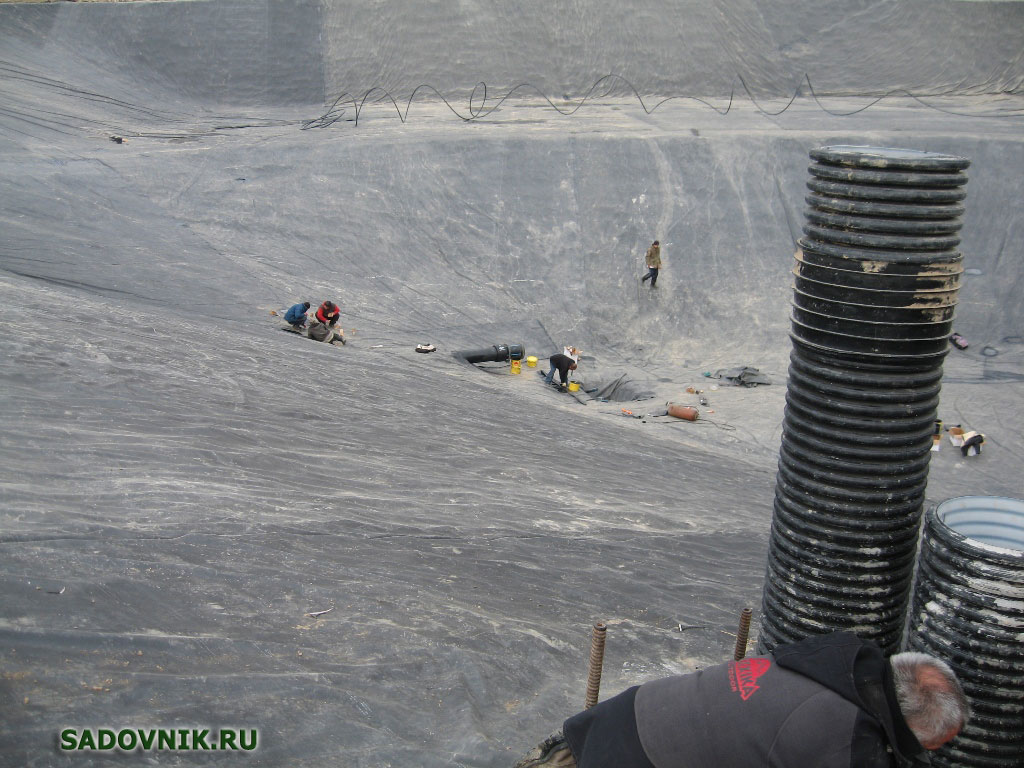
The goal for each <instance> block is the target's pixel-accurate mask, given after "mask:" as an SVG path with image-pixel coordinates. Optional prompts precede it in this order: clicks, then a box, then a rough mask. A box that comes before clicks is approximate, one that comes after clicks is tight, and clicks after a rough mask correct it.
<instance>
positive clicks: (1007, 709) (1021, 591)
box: [905, 496, 1024, 768]
mask: <svg viewBox="0 0 1024 768" xmlns="http://www.w3.org/2000/svg"><path fill="white" fill-rule="evenodd" d="M905 645H906V647H907V649H908V650H914V651H922V652H924V653H930V654H932V655H934V656H938V657H939V658H941V659H942V660H943V661H945V662H946V663H948V664H949V665H950V666H951V667H952V668H953V670H954V671H955V672H956V674H957V677H958V678H959V679H960V682H961V684H962V685H963V687H964V693H966V694H967V698H968V699H969V700H970V702H971V710H972V714H971V719H970V720H969V721H968V723H967V727H966V728H965V729H964V730H963V731H962V732H961V734H960V735H959V736H957V738H956V739H954V740H953V741H952V742H951V743H950V744H948V745H946V746H945V747H942V748H941V749H940V750H938V751H937V752H934V753H932V764H933V765H935V766H937V768H953V767H954V766H957V767H959V766H981V767H984V766H992V768H1010V766H1015V767H1019V766H1020V765H1021V760H1022V757H1021V756H1022V755H1024V693H1022V692H1024V501H1021V500H1019V499H1005V498H998V497H991V496H964V497H961V498H956V499H948V500H946V501H943V502H942V503H941V504H938V505H937V506H935V507H932V508H931V509H929V510H928V513H927V514H926V515H925V524H924V530H923V532H922V535H921V554H920V557H919V558H918V568H917V576H916V577H915V582H914V588H913V597H912V598H911V604H910V612H909V617H908V622H907V640H906V644H905Z"/></svg>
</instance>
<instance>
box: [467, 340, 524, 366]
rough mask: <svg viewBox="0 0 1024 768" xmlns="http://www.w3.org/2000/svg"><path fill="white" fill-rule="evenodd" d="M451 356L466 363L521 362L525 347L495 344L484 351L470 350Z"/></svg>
mask: <svg viewBox="0 0 1024 768" xmlns="http://www.w3.org/2000/svg"><path fill="white" fill-rule="evenodd" d="M452 354H453V355H454V356H455V357H457V358H459V359H460V360H465V361H466V362H467V363H503V362H505V361H506V360H522V359H523V355H524V354H525V347H523V345H522V344H495V345H494V346H493V347H486V348H485V349H470V350H465V351H463V352H453V353H452Z"/></svg>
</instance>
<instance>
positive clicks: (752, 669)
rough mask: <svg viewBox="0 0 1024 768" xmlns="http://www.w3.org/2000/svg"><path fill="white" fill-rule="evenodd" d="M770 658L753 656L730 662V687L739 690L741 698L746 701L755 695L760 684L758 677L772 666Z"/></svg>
mask: <svg viewBox="0 0 1024 768" xmlns="http://www.w3.org/2000/svg"><path fill="white" fill-rule="evenodd" d="M771 665H772V663H771V661H769V660H768V659H760V658H757V657H755V658H752V659H742V660H741V661H731V662H729V688H730V689H731V690H733V691H739V694H740V698H741V699H743V700H744V701H746V700H747V699H749V698H750V697H751V696H753V695H754V691H756V690H757V689H758V688H760V687H761V686H759V685H758V684H757V678H759V677H760V676H761V675H763V674H764V673H765V672H767V671H768V669H769V668H770V667H771Z"/></svg>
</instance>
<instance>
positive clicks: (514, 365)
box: [509, 360, 522, 373]
mask: <svg viewBox="0 0 1024 768" xmlns="http://www.w3.org/2000/svg"><path fill="white" fill-rule="evenodd" d="M521 371H522V369H521V368H520V367H519V361H518V360H513V361H512V366H511V369H510V370H509V373H520V372H521Z"/></svg>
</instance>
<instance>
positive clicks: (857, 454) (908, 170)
mask: <svg viewBox="0 0 1024 768" xmlns="http://www.w3.org/2000/svg"><path fill="white" fill-rule="evenodd" d="M810 154H811V158H812V160H813V163H812V164H811V166H810V168H809V171H810V179H809V180H808V182H807V187H808V189H809V194H808V195H807V197H806V200H807V203H808V205H809V207H808V208H807V210H806V212H805V218H806V221H805V226H804V229H803V234H804V236H803V237H802V238H801V239H800V240H799V243H798V245H799V250H798V251H797V254H796V265H795V267H794V270H793V272H794V275H795V282H794V290H793V311H792V331H791V334H790V335H791V338H792V343H793V348H792V353H791V357H790V368H789V385H788V389H787V394H786V412H785V418H784V422H783V434H782V445H781V448H780V455H779V472H778V476H777V480H776V489H775V505H774V514H773V517H772V529H771V538H770V547H769V555H768V572H767V578H766V583H765V587H764V593H763V607H762V627H761V632H760V639H759V650H760V651H762V652H764V651H767V650H771V649H772V648H774V647H775V646H776V645H777V644H779V643H783V642H788V641H791V640H798V639H800V638H802V637H806V636H808V635H812V634H821V633H825V632H829V631H832V630H837V629H841V630H848V631H852V632H856V633H857V634H858V635H860V636H861V637H864V638H868V639H872V640H875V641H876V642H877V643H878V644H879V645H881V646H882V648H883V650H885V651H886V652H887V653H892V652H895V651H897V650H898V649H899V648H898V647H899V644H900V638H901V632H902V628H903V621H904V616H905V612H906V605H907V599H908V596H909V591H910V584H911V579H912V577H913V570H914V561H915V554H916V544H917V537H918V530H919V526H920V521H921V512H922V506H923V503H924V493H925V485H926V482H927V476H928V460H929V458H930V455H931V446H932V434H933V432H934V425H935V418H936V409H937V405H938V399H939V388H940V379H941V377H942V360H943V358H944V356H945V355H946V353H947V352H948V350H949V337H950V334H951V331H952V322H953V310H954V306H955V304H956V297H957V292H958V290H959V286H960V279H961V275H962V273H963V270H962V267H961V262H962V256H961V254H960V252H959V251H958V250H957V246H958V245H959V242H960V240H959V237H958V231H959V229H960V227H961V221H960V216H961V214H962V213H963V210H964V209H963V205H962V203H961V201H962V200H963V199H964V197H965V191H964V188H963V187H964V184H965V183H966V181H967V178H966V176H965V174H964V173H963V171H964V169H965V168H967V166H968V165H969V161H968V160H966V159H965V158H962V157H956V156H952V155H945V154H938V153H931V152H919V151H915V150H902V149H883V148H873V147H846V146H832V147H822V148H820V149H816V150H813V151H812V152H811V153H810Z"/></svg>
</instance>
